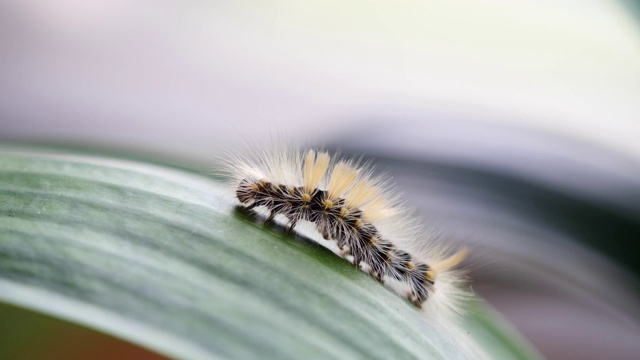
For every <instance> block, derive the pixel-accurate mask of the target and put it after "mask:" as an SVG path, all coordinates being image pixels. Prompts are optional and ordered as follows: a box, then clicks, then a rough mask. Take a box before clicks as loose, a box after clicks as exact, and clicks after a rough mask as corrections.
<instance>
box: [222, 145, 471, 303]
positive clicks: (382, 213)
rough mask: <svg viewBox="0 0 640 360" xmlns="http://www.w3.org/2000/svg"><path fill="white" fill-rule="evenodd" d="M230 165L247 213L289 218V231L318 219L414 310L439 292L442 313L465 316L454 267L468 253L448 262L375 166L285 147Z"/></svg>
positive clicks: (330, 237) (342, 249)
mask: <svg viewBox="0 0 640 360" xmlns="http://www.w3.org/2000/svg"><path fill="white" fill-rule="evenodd" d="M227 168H228V170H229V173H230V175H231V177H232V178H233V179H234V180H235V182H234V186H235V196H236V198H237V199H238V201H239V202H240V203H241V204H242V206H244V207H245V208H246V209H247V210H251V209H253V208H257V207H263V208H265V209H266V210H267V211H268V214H269V215H268V217H267V222H268V221H272V220H273V219H274V218H275V217H276V216H277V215H281V216H283V217H284V218H286V219H287V221H288V223H287V229H288V231H292V230H293V229H294V228H295V226H296V225H297V224H298V223H299V222H300V221H308V222H311V223H313V224H314V225H315V228H316V229H317V230H318V232H319V233H320V234H321V235H322V237H323V238H324V240H325V241H330V242H335V244H336V245H337V248H338V249H339V250H338V251H337V254H338V255H340V256H341V257H343V258H345V259H348V260H349V261H351V262H352V263H353V264H354V265H356V266H358V267H359V268H360V269H362V270H363V271H366V272H368V273H369V274H370V275H371V276H373V277H374V278H375V279H377V280H378V281H380V282H381V283H383V284H387V285H391V286H392V287H393V288H394V289H395V290H396V291H398V292H400V293H401V295H403V296H405V297H406V298H407V299H408V300H409V301H410V302H411V303H412V304H414V305H415V306H417V307H419V308H421V307H422V306H423V303H425V301H427V300H428V299H431V298H433V297H434V296H436V295H439V296H440V297H439V298H440V301H439V302H438V303H439V307H440V308H441V310H443V311H445V312H447V313H452V312H453V313H455V312H458V309H457V308H456V304H457V301H456V297H458V296H459V295H460V294H461V292H459V291H458V290H456V289H457V286H456V285H457V283H458V282H459V279H458V277H457V276H456V273H455V270H453V269H454V267H455V266H456V265H457V264H458V263H460V261H462V260H463V259H464V257H465V255H466V250H462V251H459V252H457V253H455V254H453V255H450V256H448V257H447V256H446V254H447V253H448V251H446V249H443V247H442V245H437V246H436V245H434V244H433V243H432V241H431V239H429V238H428V237H427V238H426V239H424V238H423V233H422V232H421V231H420V230H419V226H418V225H417V222H416V221H415V219H414V217H412V216H411V212H410V211H408V210H407V209H405V208H404V207H403V206H401V205H400V204H399V203H398V200H397V197H396V196H395V195H393V191H392V189H391V188H390V187H389V185H388V182H387V181H386V179H384V178H382V177H379V176H374V175H373V172H372V169H371V168H370V167H368V166H366V165H365V166H360V165H359V164H358V163H357V162H354V161H349V160H343V159H335V158H332V157H331V156H330V155H329V154H328V153H327V152H317V151H315V150H308V151H305V152H302V151H295V150H286V149H285V150H280V151H274V152H262V153H260V154H258V156H255V157H253V158H242V157H234V158H232V159H229V160H228V161H227ZM321 243H322V242H321ZM429 302H431V301H429Z"/></svg>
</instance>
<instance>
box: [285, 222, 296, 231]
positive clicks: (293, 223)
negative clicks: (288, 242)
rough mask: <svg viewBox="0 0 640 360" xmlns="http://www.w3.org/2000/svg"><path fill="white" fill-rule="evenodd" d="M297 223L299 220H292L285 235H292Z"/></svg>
mask: <svg viewBox="0 0 640 360" xmlns="http://www.w3.org/2000/svg"><path fill="white" fill-rule="evenodd" d="M296 223H297V220H291V222H289V225H287V228H286V229H285V233H286V234H287V235H291V233H292V232H293V228H294V227H296Z"/></svg>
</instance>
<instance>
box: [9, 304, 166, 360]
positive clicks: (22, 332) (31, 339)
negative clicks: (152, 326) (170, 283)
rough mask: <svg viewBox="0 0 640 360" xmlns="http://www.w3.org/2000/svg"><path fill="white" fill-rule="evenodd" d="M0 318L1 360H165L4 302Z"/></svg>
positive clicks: (126, 344) (127, 344) (137, 348)
mask: <svg viewBox="0 0 640 360" xmlns="http://www.w3.org/2000/svg"><path fill="white" fill-rule="evenodd" d="M0 319H2V321H0V334H2V336H1V337H0V359H11V360H21V359H25V360H26V359H29V360H84V359H93V360H112V359H122V360H126V359H131V360H134V359H135V360H162V359H165V358H164V357H162V356H160V355H158V354H156V353H153V352H151V351H149V350H146V349H143V348H140V347H138V346H136V345H132V344H130V343H128V342H124V341H122V340H119V339H116V338H113V337H111V336H108V335H105V334H103V333H99V332H97V331H94V330H91V329H88V328H85V327H82V326H78V325H76V324H72V323H69V322H66V321H63V320H60V319H57V318H53V317H50V316H47V315H43V314H40V313H35V312H32V311H29V310H26V309H23V308H18V307H15V306H12V305H8V304H5V303H0Z"/></svg>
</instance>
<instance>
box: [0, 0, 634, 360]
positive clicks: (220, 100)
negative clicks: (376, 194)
mask: <svg viewBox="0 0 640 360" xmlns="http://www.w3.org/2000/svg"><path fill="white" fill-rule="evenodd" d="M638 138H640V2H638V1H621V0H617V1H610V0H581V1H576V0H564V1H549V0H537V1H518V2H511V1H501V0H476V1H463V0H450V1H428V0H423V1H382V0H379V1H377V0H368V1H365V0H347V1H333V0H324V1H315V0H308V1H294V0H262V1H250V0H245V1H209V2H205V1H179V2H178V1H122V0H110V1H74V0H61V1H56V2H52V1H42V0H40V1H38V0H33V1H13V0H9V1H3V2H1V3H0V140H2V141H5V142H17V141H21V142H37V143H52V144H64V145H74V146H81V147H86V148H101V149H109V150H110V151H117V152H122V153H129V154H147V155H148V156H150V157H153V158H156V159H161V160H162V161H167V162H173V163H180V164H182V165H184V166H190V167H194V168H199V169H203V171H207V170H205V169H209V170H210V169H211V168H213V166H214V165H213V164H214V163H215V159H216V158H218V157H219V156H220V155H221V154H223V152H224V151H228V150H229V149H233V148H236V147H238V146H240V147H241V146H243V144H244V143H250V144H259V143H269V142H270V141H271V140H272V139H282V140H283V141H287V142H289V141H290V142H295V143H299V144H311V145H321V146H324V147H325V148H331V149H339V150H341V151H342V152H343V153H345V154H354V155H365V156H366V157H367V158H371V159H373V160H374V161H375V163H376V164H378V168H379V169H381V170H383V171H385V172H387V173H388V174H390V175H391V176H393V178H394V179H395V180H396V181H397V183H398V188H399V189H401V191H402V192H403V193H405V196H406V198H407V201H408V203H409V205H411V206H413V207H415V208H417V209H418V211H419V213H420V214H421V215H422V216H423V217H424V219H425V223H426V224H427V225H429V226H430V227H433V229H435V230H436V231H437V232H438V233H440V234H441V235H442V236H443V237H444V238H445V239H448V240H450V241H451V242H454V243H456V244H467V245H468V246H470V247H471V248H472V253H473V254H474V255H473V256H472V258H471V259H470V262H469V264H468V266H469V270H470V275H471V277H472V279H473V283H472V287H473V289H474V291H475V292H477V293H478V294H479V295H481V296H483V297H485V298H486V299H487V300H488V301H489V302H490V303H491V304H492V305H493V306H494V307H495V308H496V309H497V310H498V311H499V312H500V313H501V314H503V315H504V316H505V317H506V318H507V319H508V320H509V321H510V322H511V323H512V324H513V325H514V327H515V328H517V329H518V330H519V331H520V332H521V333H522V334H523V335H524V336H525V337H526V338H527V339H528V340H529V341H530V342H531V343H532V344H533V345H534V346H536V348H537V349H538V350H539V351H540V352H541V353H542V354H543V355H545V356H547V357H548V358H555V359H602V358H611V359H631V358H637V356H638V354H640V342H639V341H638V339H640V286H639V284H640V283H639V282H638V275H639V274H640V256H639V255H638V254H639V252H638V249H639V246H638V243H639V241H640V141H639V140H638ZM0 318H1V319H2V321H1V322H0V323H2V326H0V330H1V333H0V358H4V357H5V356H6V357H11V358H16V357H17V358H20V354H22V355H25V354H27V356H25V357H23V358H35V359H45V358H46V359H52V358H65V359H74V358H77V359H80V358H86V357H89V356H91V355H94V353H95V351H96V349H112V350H113V351H116V352H117V351H120V352H118V354H120V357H121V358H124V357H129V358H144V357H145V356H148V358H157V357H155V355H153V354H150V353H149V354H147V353H145V354H141V353H140V351H142V350H140V349H137V348H135V347H132V346H130V345H127V344H124V343H119V342H118V341H117V340H115V339H112V338H108V337H105V336H101V335H99V334H97V333H93V332H90V330H87V329H82V328H76V327H74V326H72V325H70V324H67V323H63V322H57V321H56V320H54V319H52V318H48V317H44V316H42V315H38V314H34V313H29V312H26V311H24V310H21V309H17V308H14V307H11V306H8V305H1V306H0ZM19 329H28V330H23V331H19ZM61 334H74V335H73V336H61ZM79 343H82V344H88V345H87V346H86V349H87V350H86V352H84V353H80V354H75V355H74V354H70V353H68V352H67V353H65V351H67V350H65V349H69V347H70V346H71V345H73V346H77V345H78V344H79ZM44 344H47V345H46V347H45V345H44ZM89 345H90V346H89ZM34 347H40V348H41V349H46V350H47V351H46V352H43V353H42V354H41V355H38V354H35V353H33V352H26V351H27V350H29V349H33V348H34ZM3 351H4V353H3ZM2 354H4V355H5V356H2ZM56 354H57V355H56ZM56 356H57V357H56Z"/></svg>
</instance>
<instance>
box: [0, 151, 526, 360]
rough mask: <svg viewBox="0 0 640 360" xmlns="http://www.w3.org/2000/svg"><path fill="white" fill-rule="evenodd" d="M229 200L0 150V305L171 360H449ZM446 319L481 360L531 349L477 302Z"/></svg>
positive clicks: (337, 270) (151, 176)
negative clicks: (456, 319) (472, 343)
mask: <svg viewBox="0 0 640 360" xmlns="http://www.w3.org/2000/svg"><path fill="white" fill-rule="evenodd" d="M232 195H233V192H232V191H231V189H230V188H229V187H228V186H226V185H225V184H223V183H221V181H220V180H219V179H214V178H208V177H205V176H202V175H199V174H197V173H195V172H189V171H186V170H178V169H175V168H170V167H163V166H159V165H151V164H148V163H142V162H133V161H128V160H122V159H113V158H105V157H99V156H95V155H92V156H82V155H78V154H77V153H76V154H74V153H70V152H64V151H58V150H55V151H54V150H39V149H35V148H20V147H9V146H5V147H3V148H0V300H1V301H5V302H8V303H12V304H16V305H19V306H22V307H26V308H31V309H35V310H37V311H41V312H44V313H48V314H52V315H55V316H58V317H61V318H64V319H67V320H70V321H73V322H77V323H80V324H83V325H87V326H90V327H92V328H95V329H98V330H101V331H104V332H107V333H110V334H113V335H115V336H118V337H120V338H123V339H126V340H128V341H131V342H134V343H137V344H140V345H142V346H145V347H148V348H150V349H153V350H154V351H157V352H159V353H162V354H165V355H168V356H172V357H179V358H187V359H200V358H238V359H265V358H274V359H275V358H277V359H301V358H310V357H312V358H353V359H355V358H367V359H425V358H430V359H455V358H462V357H463V355H462V353H461V351H460V349H459V348H458V347H457V345H456V339H449V338H447V337H446V336H445V335H444V334H443V333H442V332H440V331H438V329H436V328H435V327H434V326H433V325H432V324H430V323H429V321H427V320H426V319H425V318H424V317H423V316H422V315H421V314H420V313H419V312H418V310H416V309H415V308H414V307H412V306H411V305H410V304H409V303H407V302H406V301H405V300H404V299H402V298H400V297H398V296H397V295H396V294H395V293H393V292H392V291H390V290H388V289H387V288H385V287H384V286H382V285H380V284H378V283H377V282H376V281H375V280H373V279H372V278H370V277H369V276H367V275H366V274H364V273H362V272H360V271H358V270H357V269H355V268H353V267H352V266H351V265H349V264H348V263H347V262H346V261H344V260H342V259H340V258H338V257H336V256H335V255H333V253H331V252H330V251H328V250H326V249H324V248H323V247H321V246H319V245H318V244H316V243H314V242H311V241H308V240H305V239H301V238H300V237H298V238H295V237H293V236H285V235H283V234H282V233H281V232H280V231H278V230H277V229H272V228H265V227H263V226H261V225H260V224H259V223H256V222H255V221H254V220H252V219H251V218H248V217H246V216H244V215H242V214H240V213H239V212H238V211H236V210H234V200H233V196H232ZM462 326H463V327H464V330H465V332H464V333H469V335H470V336H472V337H474V338H475V339H477V341H478V342H479V343H480V344H481V346H482V347H483V348H484V349H485V350H486V351H487V352H488V353H489V354H491V356H492V357H493V358H504V359H515V358H522V359H527V358H536V354H535V352H534V351H532V350H531V348H530V347H529V346H528V345H527V344H526V343H524V342H523V341H522V340H521V339H520V337H519V336H518V335H517V333H515V332H514V331H512V330H510V329H509V328H508V326H507V327H505V325H503V324H502V323H501V321H500V319H499V318H498V317H497V316H495V314H493V313H492V312H491V310H489V309H488V308H487V307H486V306H485V305H483V304H482V303H481V302H480V301H475V302H474V303H473V304H472V307H471V311H470V313H469V314H468V315H467V316H466V318H465V321H464V322H463V325H462Z"/></svg>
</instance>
